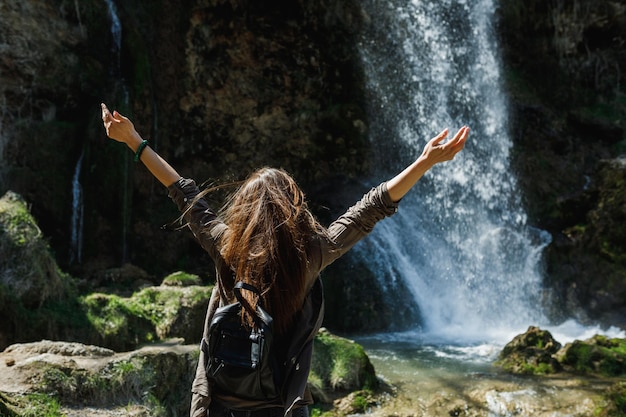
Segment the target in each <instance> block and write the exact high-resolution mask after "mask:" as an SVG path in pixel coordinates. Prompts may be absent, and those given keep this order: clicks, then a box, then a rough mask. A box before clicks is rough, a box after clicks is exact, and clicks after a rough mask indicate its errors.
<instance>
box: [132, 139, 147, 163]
mask: <svg viewBox="0 0 626 417" xmlns="http://www.w3.org/2000/svg"><path fill="white" fill-rule="evenodd" d="M146 146H148V141H147V140H144V141H143V142H141V143H140V144H139V147H138V148H137V152H135V162H139V158H140V157H141V153H142V152H143V150H144V149H145V148H146Z"/></svg>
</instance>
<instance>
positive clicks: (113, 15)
mask: <svg viewBox="0 0 626 417" xmlns="http://www.w3.org/2000/svg"><path fill="white" fill-rule="evenodd" d="M105 2H106V4H107V10H108V12H109V20H110V21H111V37H112V38H113V46H112V47H111V49H112V52H113V55H114V56H115V59H116V65H115V67H114V68H115V69H116V70H117V71H118V72H119V69H120V67H121V64H122V62H121V54H120V52H121V50H122V23H121V22H120V18H119V16H118V14H117V7H116V6H115V3H114V2H113V0H105Z"/></svg>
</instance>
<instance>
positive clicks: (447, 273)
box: [355, 0, 623, 416]
mask: <svg viewBox="0 0 626 417" xmlns="http://www.w3.org/2000/svg"><path fill="white" fill-rule="evenodd" d="M363 7H364V9H365V11H366V14H367V19H368V23H369V24H368V30H367V32H366V33H365V34H364V36H363V38H362V39H361V42H360V51H361V57H362V64H363V66H364V69H365V74H366V77H367V87H368V94H369V100H368V101H369V103H370V104H369V105H370V108H369V119H370V127H371V128H370V137H371V141H372V145H373V146H374V148H375V149H376V152H375V153H376V154H377V155H378V160H377V161H376V163H377V166H378V167H379V168H378V169H379V172H376V173H375V175H376V177H377V178H385V177H389V176H390V175H393V174H395V173H396V172H399V171H400V170H401V169H402V168H404V167H405V166H406V165H408V164H409V163H410V162H412V161H413V160H414V159H415V158H416V157H417V156H419V154H420V153H421V150H422V149H423V147H424V145H425V144H426V141H427V140H428V139H430V138H432V137H433V136H435V135H436V134H437V133H439V132H440V131H441V130H442V129H443V128H446V127H448V128H450V132H451V135H452V134H453V133H454V132H456V130H457V129H458V128H460V127H461V126H463V125H468V126H470V128H471V133H470V139H469V141H468V143H467V146H466V148H465V149H464V151H463V152H462V153H461V154H459V155H458V156H457V158H455V160H454V161H452V162H448V163H446V164H443V165H438V166H436V167H434V168H433V169H432V170H431V171H429V172H428V173H427V174H426V176H425V177H424V178H423V179H422V180H421V181H420V182H419V183H418V184H417V186H416V187H415V189H414V190H412V191H411V192H410V193H409V194H408V195H407V196H406V197H405V198H404V200H403V201H402V202H401V204H400V210H399V212H398V213H397V214H396V215H395V216H394V218H393V220H386V221H383V222H381V223H380V224H379V225H377V226H376V228H375V230H374V232H373V234H372V235H371V236H370V237H369V238H368V239H366V240H365V241H364V242H362V243H360V244H359V245H358V246H357V247H356V248H355V251H356V254H357V256H360V257H362V259H364V260H366V262H367V264H368V265H369V267H370V269H371V270H372V271H373V272H374V273H375V274H376V276H378V277H379V278H380V287H381V294H382V296H386V297H387V298H388V300H390V302H393V299H394V291H396V290H397V289H398V288H399V286H398V285H397V282H398V281H401V282H402V283H404V284H405V285H404V287H406V288H408V290H409V291H411V295H412V298H413V299H414V301H415V305H416V306H417V310H418V311H419V314H417V315H416V317H413V318H411V319H410V321H411V322H412V326H410V327H411V329H410V330H407V331H405V332H402V333H385V334H379V335H373V336H368V337H363V338H360V339H359V340H358V341H359V342H360V343H362V344H363V345H364V346H365V348H366V349H367V351H368V353H369V354H370V356H371V357H372V360H373V362H374V364H375V366H376V368H377V371H378V372H379V373H380V374H382V375H383V376H384V377H386V378H388V379H389V380H390V381H391V382H394V383H396V384H398V385H399V386H401V387H402V389H403V390H404V391H405V392H406V393H407V395H408V396H409V397H411V398H414V400H415V403H413V404H412V405H411V406H409V409H410V408H411V407H413V408H414V411H415V412H416V413H417V414H416V415H447V414H437V413H435V414H429V413H431V412H432V410H431V411H425V410H427V409H428V406H429V400H428V398H439V399H440V400H441V402H442V404H447V406H449V409H448V411H446V412H451V411H449V410H450V407H452V403H453V402H450V403H447V401H446V396H447V395H450V396H454V395H458V396H461V397H463V398H465V400H467V401H470V400H471V401H470V402H472V401H474V402H475V403H476V404H477V406H476V407H478V408H480V409H481V412H479V413H478V414H476V415H485V416H508V415H544V414H541V413H539V412H538V411H537V409H535V411H534V412H531V411H529V410H524V407H531V408H532V407H540V406H539V405H537V403H538V402H540V400H542V399H543V401H548V402H550V398H551V397H550V396H551V395H553V394H550V393H549V390H548V389H547V388H545V387H543V388H542V387H537V386H536V385H531V386H527V385H524V384H521V385H518V384H517V382H519V381H517V382H516V381H513V378H512V377H503V376H502V375H501V374H500V373H499V372H498V371H497V370H495V369H494V368H493V367H492V365H491V363H492V362H493V360H494V359H495V357H496V355H497V353H498V352H499V351H500V349H501V348H502V347H503V346H504V344H505V343H507V342H508V341H510V340H511V339H512V338H513V337H514V336H515V335H516V334H519V333H522V332H524V331H525V330H526V329H527V328H528V326H530V325H537V326H540V327H542V328H544V329H548V330H550V331H551V332H552V333H553V335H554V336H555V338H556V339H557V340H558V341H559V342H561V343H566V342H569V341H571V340H573V339H574V338H578V339H584V338H586V337H590V336H591V335H593V334H594V333H600V332H602V331H601V329H595V328H588V327H584V326H580V325H578V324H577V323H575V322H573V321H568V322H566V323H562V324H560V325H559V326H554V325H551V323H549V321H548V319H547V318H546V317H545V316H544V314H543V313H542V302H543V297H544V296H545V295H544V290H543V287H542V272H543V271H542V262H541V256H542V251H543V249H544V248H545V246H546V245H547V244H549V243H550V235H549V234H548V233H547V232H545V231H542V230H538V229H536V228H533V227H532V226H530V225H529V224H528V222H527V218H526V214H525V212H524V208H523V206H522V204H521V198H520V194H519V190H518V187H517V184H516V179H515V174H514V173H513V172H512V171H511V168H510V166H509V156H510V150H511V146H512V145H511V140H510V137H509V131H508V120H507V100H506V97H505V96H504V94H503V93H502V90H501V83H502V80H501V74H500V64H499V57H498V48H497V43H496V40H495V39H496V38H495V36H494V33H493V32H494V28H493V25H494V22H493V21H494V11H495V6H494V4H493V1H492V0H471V1H470V0H441V1H437V2H433V1H421V0H412V1H410V0H389V1H386V2H378V1H374V0H367V1H364V2H363ZM396 298H397V297H396ZM613 334H614V335H615V336H620V335H621V336H622V337H623V334H622V333H620V332H617V331H613ZM481 382H482V383H484V384H485V388H484V390H483V391H481V393H480V394H476V395H477V397H476V398H473V399H472V394H471V393H470V390H471V389H475V391H476V390H478V391H480V390H479V389H478V386H480V384H481ZM557 385H558V384H557ZM555 386H556V385H555ZM453 387H456V388H457V389H454V388H453ZM554 389H555V390H556V391H553V392H558V389H557V388H554ZM478 391H476V392H478ZM446 392H447V394H445V393H446ZM442 393H444V394H442ZM507 393H508V394H507ZM505 394H506V395H505ZM577 395H578V394H574V395H573V400H574V401H573V402H572V404H573V405H572V406H571V407H569V408H563V409H562V411H559V412H555V413H554V414H545V415H553V416H560V415H577V414H572V413H575V412H576V411H575V408H576V405H575V402H576V401H575V400H576V399H577ZM479 397H480V398H479ZM418 398H422V399H423V401H421V402H420V401H418ZM530 399H533V400H532V401H531V400H530ZM433 401H435V400H433ZM467 401H465V402H464V404H465V405H459V406H460V407H466V406H467ZM533 401H534V402H533ZM552 402H554V401H552ZM531 403H532V405H529V404H531ZM478 404H480V406H478ZM511 404H513V405H511ZM431 405H432V404H431ZM511 407H512V408H511ZM515 407H517V408H518V411H519V413H518V414H514V411H515ZM520 407H521V408H520ZM544 408H546V407H544ZM548 408H549V407H548ZM419 410H422V411H423V412H424V414H420V413H419ZM512 410H513V411H512ZM520 410H521V411H520ZM439 411H440V412H441V411H442V410H439ZM561 412H562V413H563V414H561ZM450 415H460V414H450ZM583 415H584V414H583Z"/></svg>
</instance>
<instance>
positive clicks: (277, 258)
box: [220, 168, 326, 334]
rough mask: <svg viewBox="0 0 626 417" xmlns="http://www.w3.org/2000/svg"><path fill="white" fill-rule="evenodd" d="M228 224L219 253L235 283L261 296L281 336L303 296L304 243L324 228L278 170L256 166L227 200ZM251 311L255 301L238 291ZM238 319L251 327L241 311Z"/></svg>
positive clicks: (290, 180) (293, 184)
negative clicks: (251, 286) (246, 301)
mask: <svg viewBox="0 0 626 417" xmlns="http://www.w3.org/2000/svg"><path fill="white" fill-rule="evenodd" d="M221 216H222V220H223V221H224V223H225V224H226V225H227V226H228V228H227V230H226V232H225V233H224V235H223V237H222V239H220V252H221V254H222V257H223V258H224V261H225V262H226V263H227V264H228V265H229V266H230V268H231V269H232V270H233V272H234V274H235V277H236V280H237V281H244V282H246V283H249V284H252V285H254V286H255V287H257V288H258V289H259V291H260V292H261V298H262V305H263V307H264V308H265V309H266V310H267V311H268V312H269V313H270V314H271V315H272V317H273V318H274V326H275V329H276V331H277V332H278V333H279V334H281V333H284V332H285V331H286V330H287V329H288V327H289V325H290V322H291V320H292V318H293V316H294V313H295V312H296V311H298V309H299V308H301V306H302V303H303V301H304V297H305V296H306V294H305V291H306V272H307V269H308V265H309V259H308V255H307V252H306V247H307V243H308V242H309V241H310V240H311V239H313V238H314V237H315V236H316V235H323V234H324V233H325V230H326V229H324V228H323V227H322V226H321V225H320V224H319V223H318V222H317V220H316V219H315V218H314V216H313V215H312V214H311V212H310V210H309V208H308V206H307V203H306V200H305V196H304V193H303V192H302V190H301V189H300V187H298V185H297V184H296V182H295V180H294V179H293V178H292V177H291V176H290V175H289V174H287V172H285V171H284V170H282V169H276V168H261V169H259V170H258V171H256V172H254V173H253V174H252V175H250V177H248V179H247V180H246V181H245V182H244V183H243V184H242V185H241V186H240V187H239V189H238V190H237V191H235V192H234V193H233V194H232V195H231V197H230V198H229V199H228V201H227V203H226V205H225V206H224V209H223V210H222V213H221ZM243 293H244V297H245V298H246V299H247V300H248V301H249V302H250V303H251V304H252V305H253V306H254V307H255V308H256V305H257V303H258V300H257V299H256V298H257V297H254V296H253V295H252V294H251V293H249V292H248V291H244V292H243ZM243 320H244V321H245V322H247V323H248V324H249V325H251V326H252V325H253V321H252V318H251V317H249V315H248V314H247V313H245V312H244V315H243Z"/></svg>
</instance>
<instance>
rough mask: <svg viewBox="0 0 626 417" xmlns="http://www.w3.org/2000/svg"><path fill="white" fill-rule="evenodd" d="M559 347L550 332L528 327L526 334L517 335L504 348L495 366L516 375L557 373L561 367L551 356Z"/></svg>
mask: <svg viewBox="0 0 626 417" xmlns="http://www.w3.org/2000/svg"><path fill="white" fill-rule="evenodd" d="M560 347H561V344H560V343H559V342H557V341H556V340H554V338H553V337H552V335H551V334H550V332H548V331H546V330H541V329H539V328H538V327H534V326H530V327H529V328H528V330H527V331H526V333H523V334H520V335H517V336H516V337H515V338H514V339H513V340H512V341H511V342H509V343H508V344H507V345H506V346H505V347H504V349H503V350H502V352H500V355H499V357H498V360H497V361H496V363H495V365H496V366H499V367H501V368H503V369H505V370H507V371H510V372H513V373H516V374H531V375H542V374H551V373H555V372H559V371H560V370H561V366H560V364H559V362H558V361H557V360H556V359H555V358H554V357H553V355H554V354H555V353H556V352H557V351H558V350H559V349H560Z"/></svg>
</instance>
